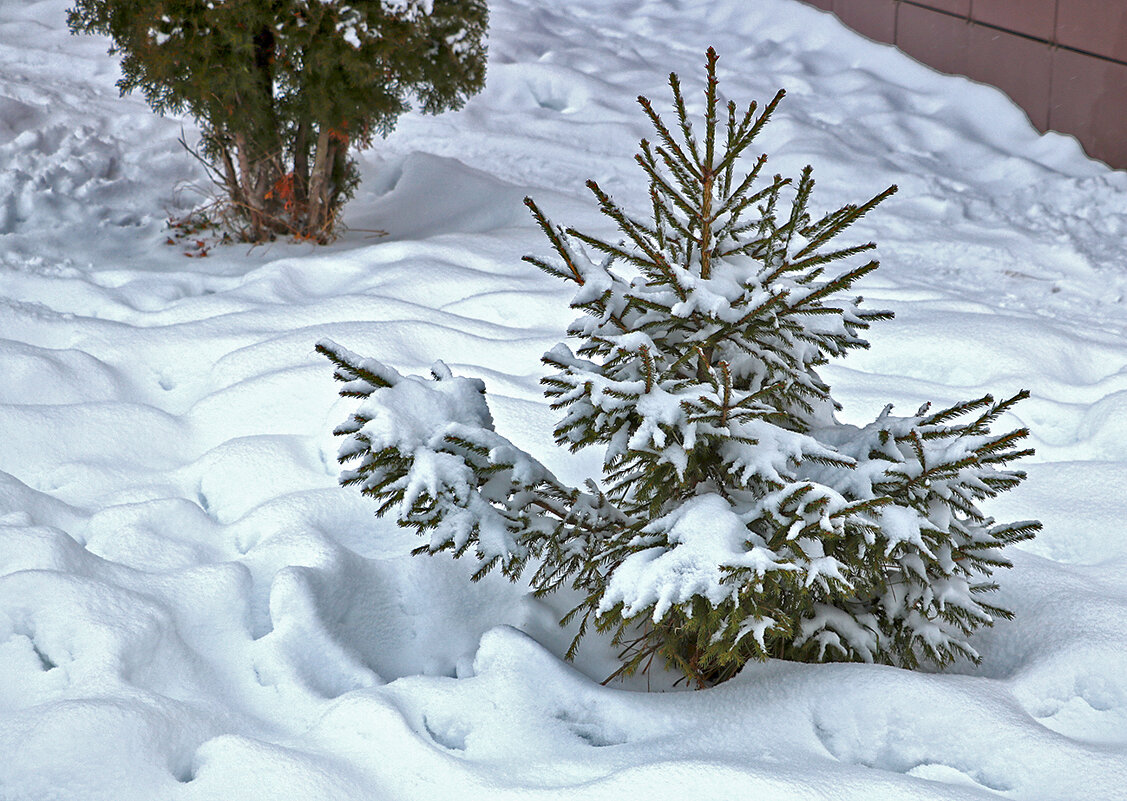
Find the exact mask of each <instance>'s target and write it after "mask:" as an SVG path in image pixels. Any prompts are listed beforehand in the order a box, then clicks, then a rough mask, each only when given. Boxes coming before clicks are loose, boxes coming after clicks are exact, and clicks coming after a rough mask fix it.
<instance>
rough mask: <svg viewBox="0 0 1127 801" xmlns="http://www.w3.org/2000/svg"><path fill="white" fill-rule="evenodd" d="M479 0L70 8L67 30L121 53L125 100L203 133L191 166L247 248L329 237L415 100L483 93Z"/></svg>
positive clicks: (289, 0)
mask: <svg viewBox="0 0 1127 801" xmlns="http://www.w3.org/2000/svg"><path fill="white" fill-rule="evenodd" d="M487 18H488V11H487V8H486V3H485V0H224V2H211V1H210V0H182V1H179V2H173V0H77V1H76V4H75V6H74V8H72V9H70V11H69V15H68V21H69V24H70V28H71V31H72V32H75V33H99V34H104V35H108V36H110V37H111V38H112V40H113V47H112V48H111V50H110V52H111V53H114V52H118V51H120V52H121V53H122V54H123V59H122V78H121V80H120V81H119V82H118V86H119V88H120V89H121V91H122V93H123V94H124V93H126V92H130V91H133V90H140V91H141V92H142V94H143V95H144V96H145V99H146V100H147V101H148V103H149V105H150V106H152V108H153V110H154V111H156V112H158V113H161V114H163V113H166V112H177V113H179V112H185V111H186V112H188V113H189V114H191V115H192V116H193V117H195V118H196V120H197V121H198V122H199V124H200V126H201V129H202V133H203V140H202V146H201V149H200V153H199V154H198V155H200V156H201V158H202V159H203V160H204V163H205V164H206V165H207V166H208V169H209V171H210V173H211V174H212V176H213V177H214V178H215V179H216V181H217V182H218V183H219V184H220V185H221V186H222V187H223V189H224V192H225V194H226V196H227V201H228V202H227V209H228V211H230V212H232V214H231V215H229V216H231V217H232V218H233V222H234V223H235V226H236V228H237V230H238V231H239V233H241V235H242V236H243V238H245V239H247V240H249V241H255V242H257V241H261V240H264V239H267V238H270V237H272V236H274V235H276V234H294V235H297V236H300V237H304V238H310V239H314V240H317V241H321V242H324V241H327V240H328V239H330V238H331V237H332V234H333V229H334V225H335V223H336V221H337V214H338V212H339V210H340V207H341V205H342V204H343V203H344V202H345V201H346V200H347V199H348V198H349V197H350V196H351V194H352V192H353V191H354V190H355V187H356V183H357V180H358V179H357V172H356V169H355V166H354V164H353V163H352V161H351V160H350V159H349V156H348V151H349V148H350V147H356V148H363V147H367V146H369V145H370V144H371V142H372V138H373V136H374V135H375V134H381V135H383V136H386V135H387V134H388V133H390V132H391V130H392V129H393V128H394V127H395V123H396V120H397V118H398V117H399V115H400V114H402V113H403V112H404V111H406V110H407V109H408V108H409V107H410V106H409V102H410V101H411V100H412V99H413V100H415V102H416V103H417V104H418V106H419V108H420V109H421V110H422V111H423V112H425V113H429V114H436V113H439V112H441V111H444V110H447V109H456V108H459V107H461V106H462V104H463V103H464V102H465V101H466V99H467V98H468V97H469V96H471V95H473V94H475V93H477V92H478V91H480V90H481V88H482V86H483V85H484V81H485V41H484V38H485V31H486V23H487Z"/></svg>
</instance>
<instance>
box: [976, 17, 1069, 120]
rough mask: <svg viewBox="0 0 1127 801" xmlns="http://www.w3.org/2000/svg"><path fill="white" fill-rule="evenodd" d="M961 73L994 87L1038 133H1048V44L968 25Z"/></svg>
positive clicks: (1050, 65)
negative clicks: (1008, 98)
mask: <svg viewBox="0 0 1127 801" xmlns="http://www.w3.org/2000/svg"><path fill="white" fill-rule="evenodd" d="M963 73H964V74H965V75H967V76H969V77H971V78H973V79H974V80H976V81H981V82H982V83H988V84H992V85H994V86H997V87H998V88H999V89H1001V90H1002V91H1003V92H1005V93H1006V94H1008V95H1009V96H1010V97H1012V98H1013V99H1014V100H1015V101H1017V104H1018V105H1019V106H1021V107H1022V108H1023V109H1025V112H1026V113H1027V114H1028V115H1029V119H1030V120H1032V122H1033V124H1034V125H1035V126H1036V127H1037V130H1038V131H1047V130H1048V128H1049V87H1050V85H1051V83H1052V75H1053V48H1052V46H1051V45H1049V44H1047V43H1045V42H1036V41H1034V40H1032V39H1027V38H1025V37H1024V36H1016V35H1014V34H1012V33H1006V32H1005V31H999V30H996V29H994V28H987V27H986V26H985V25H971V26H970V36H969V40H968V46H967V61H966V69H965V70H963Z"/></svg>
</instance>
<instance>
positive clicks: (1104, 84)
mask: <svg viewBox="0 0 1127 801" xmlns="http://www.w3.org/2000/svg"><path fill="white" fill-rule="evenodd" d="M1108 2H1111V0H1108ZM1049 125H1051V126H1052V128H1053V129H1054V130H1057V131H1064V132H1065V133H1070V134H1073V135H1074V136H1075V137H1076V138H1077V139H1079V140H1080V144H1082V145H1083V146H1084V149H1085V150H1087V151H1088V152H1089V153H1090V154H1092V155H1093V156H1095V157H1096V158H1098V159H1101V160H1102V161H1106V162H1107V163H1108V164H1110V165H1112V166H1113V167H1119V168H1127V65H1124V64H1117V63H1115V62H1114V61H1106V60H1104V59H1098V58H1092V57H1091V56H1085V55H1081V54H1079V53H1073V52H1071V51H1069V50H1064V49H1058V50H1057V51H1056V52H1055V53H1054V54H1053V87H1052V104H1051V106H1050V107H1049Z"/></svg>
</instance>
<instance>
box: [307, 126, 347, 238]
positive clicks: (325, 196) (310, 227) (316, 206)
mask: <svg viewBox="0 0 1127 801" xmlns="http://www.w3.org/2000/svg"><path fill="white" fill-rule="evenodd" d="M340 147H341V145H340V143H339V142H338V141H337V140H336V139H335V138H334V137H333V135H332V134H331V133H330V131H329V129H328V128H327V127H325V126H322V128H321V130H320V131H319V132H318V134H317V154H316V156H315V157H314V160H313V171H312V173H311V174H310V176H309V216H308V218H307V219H306V228H305V231H304V233H305V235H306V236H311V237H314V238H315V239H317V240H318V241H324V240H325V238H326V237H327V236H328V233H329V229H330V228H331V227H332V219H333V213H334V212H335V211H336V209H335V208H334V207H333V202H334V201H335V199H336V196H337V187H335V186H334V183H335V182H334V180H333V173H334V171H335V170H334V168H335V167H336V166H337V159H338V152H337V151H338V150H339V149H340Z"/></svg>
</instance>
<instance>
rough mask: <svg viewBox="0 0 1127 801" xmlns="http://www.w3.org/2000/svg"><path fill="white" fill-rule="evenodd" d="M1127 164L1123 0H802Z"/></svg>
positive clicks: (1041, 125)
mask: <svg viewBox="0 0 1127 801" xmlns="http://www.w3.org/2000/svg"><path fill="white" fill-rule="evenodd" d="M805 1H806V2H807V3H809V4H810V5H813V6H817V7H818V8H821V9H824V10H826V11H833V12H834V13H835V14H837V16H838V17H840V18H841V19H842V21H843V22H845V23H846V24H847V25H849V26H850V27H852V28H853V29H854V30H857V31H859V32H860V33H863V34H865V35H866V36H868V37H870V38H872V39H877V40H879V41H882V42H889V43H891V44H895V45H896V46H897V47H899V48H900V49H901V50H903V51H904V52H906V53H908V54H909V55H911V56H913V57H914V58H917V59H919V60H920V61H922V62H924V63H925V64H929V65H931V66H933V67H935V68H936V69H939V70H942V71H943V72H951V73H958V74H960V75H966V76H968V77H970V78H973V79H975V80H976V81H982V82H983V83H989V84H993V85H995V86H997V87H999V88H1000V89H1002V90H1003V91H1005V92H1006V93H1008V94H1009V95H1010V97H1012V98H1013V99H1014V100H1015V101H1017V103H1018V104H1019V105H1020V106H1021V107H1022V108H1024V109H1025V111H1026V113H1028V114H1029V118H1030V119H1031V120H1032V121H1033V124H1034V125H1036V126H1037V128H1038V129H1039V130H1042V131H1046V130H1049V129H1052V130H1054V131H1062V132H1064V133H1069V134H1072V135H1074V136H1075V137H1077V138H1078V139H1079V140H1080V143H1081V144H1082V145H1083V146H1084V148H1085V150H1087V151H1088V153H1090V154H1091V155H1093V156H1095V157H1096V158H1098V159H1101V160H1102V161H1105V162H1107V163H1108V164H1110V165H1111V166H1113V167H1116V168H1119V169H1127V0H805Z"/></svg>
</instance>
